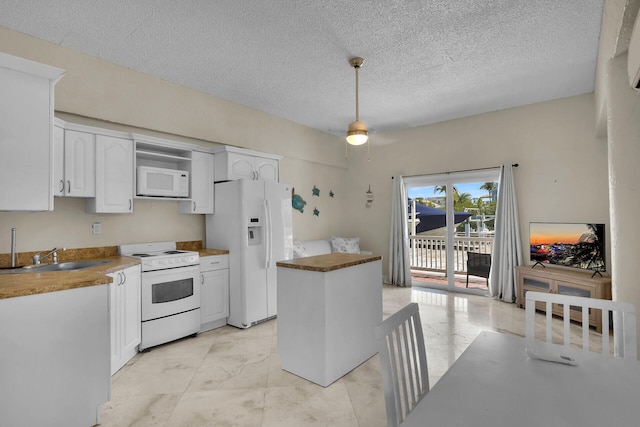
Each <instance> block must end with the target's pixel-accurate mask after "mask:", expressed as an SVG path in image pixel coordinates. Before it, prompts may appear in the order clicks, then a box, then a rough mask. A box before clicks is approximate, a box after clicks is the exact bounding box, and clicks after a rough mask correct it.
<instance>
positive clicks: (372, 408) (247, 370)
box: [101, 286, 525, 427]
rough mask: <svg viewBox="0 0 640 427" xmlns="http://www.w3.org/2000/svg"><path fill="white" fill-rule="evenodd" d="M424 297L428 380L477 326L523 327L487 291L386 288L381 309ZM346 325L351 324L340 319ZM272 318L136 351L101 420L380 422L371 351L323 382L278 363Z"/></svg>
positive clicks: (370, 425) (514, 311)
mask: <svg viewBox="0 0 640 427" xmlns="http://www.w3.org/2000/svg"><path fill="white" fill-rule="evenodd" d="M409 302H417V303H418V304H419V305H420V315H421V319H422V323H423V329H424V335H425V345H426V347H427V358H428V359H427V362H428V365H429V377H430V383H431V387H433V386H434V385H435V383H436V382H437V381H438V379H439V378H440V377H441V376H442V375H443V374H444V373H445V371H446V370H447V369H448V368H449V366H451V365H452V364H453V362H454V361H455V360H456V358H458V357H459V356H460V354H461V353H462V352H463V351H464V350H465V348H466V347H467V346H468V345H469V344H470V343H471V342H472V341H473V339H474V338H475V337H476V336H477V335H478V334H479V333H480V331H482V330H493V331H500V332H505V333H513V334H517V335H523V334H524V318H525V315H524V313H525V312H524V310H522V309H519V308H517V307H516V306H515V304H507V303H503V302H499V301H495V300H492V299H490V298H487V297H484V296H476V295H466V294H448V293H446V292H442V291H432V290H429V289H424V288H413V289H412V288H397V287H391V286H385V287H384V289H383V311H384V317H385V318H386V317H387V316H389V315H391V314H392V313H394V312H396V311H398V310H399V309H400V308H402V307H403V306H405V305H406V304H408V303H409ZM346 327H347V325H346ZM276 333H277V319H276V320H271V321H268V322H265V323H263V324H260V325H257V326H254V327H251V328H249V329H247V330H240V329H236V328H234V327H231V326H225V327H223V328H219V329H216V330H213V331H209V332H205V333H202V334H199V335H198V336H197V337H195V338H185V339H182V340H179V341H176V342H173V343H168V344H165V345H162V346H158V347H155V348H153V349H152V350H151V351H149V352H147V353H140V354H138V355H137V356H136V357H135V358H134V359H132V360H131V361H130V362H129V363H128V364H127V365H126V366H124V367H123V368H122V369H121V370H120V371H118V372H117V373H116V374H115V375H114V376H113V378H112V399H111V401H109V402H107V403H106V404H104V406H103V408H102V412H101V418H102V420H101V421H102V424H101V425H102V426H118V427H121V426H140V427H141V426H168V427H174V426H176V427H179V426H185V427H186V426H190V427H196V426H303V425H319V426H345V427H346V426H367V427H375V426H381V427H382V426H385V425H386V413H385V405H384V395H383V390H382V379H381V374H380V362H379V359H378V356H377V355H375V356H373V357H372V358H371V359H369V360H368V361H366V362H364V363H363V364H362V365H360V366H358V367H357V368H356V369H354V370H353V371H351V372H350V373H349V374H347V375H345V376H344V377H342V378H341V379H339V380H338V381H336V382H334V383H333V384H331V385H330V386H329V387H326V388H324V387H321V386H319V385H316V384H314V383H312V382H309V381H307V380H305V379H302V378H300V377H297V376H295V375H293V374H290V373H288V372H286V371H283V370H282V369H281V364H280V358H279V356H278V353H277V339H276Z"/></svg>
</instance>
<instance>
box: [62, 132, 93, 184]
mask: <svg viewBox="0 0 640 427" xmlns="http://www.w3.org/2000/svg"><path fill="white" fill-rule="evenodd" d="M95 149H96V148H95V135H93V134H91V133H87V132H78V131H75V130H65V131H64V179H65V196H67V197H94V196H95V194H96V184H95V179H96V178H95V164H96V159H95Z"/></svg>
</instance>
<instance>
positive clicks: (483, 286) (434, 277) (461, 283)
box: [411, 270, 488, 291]
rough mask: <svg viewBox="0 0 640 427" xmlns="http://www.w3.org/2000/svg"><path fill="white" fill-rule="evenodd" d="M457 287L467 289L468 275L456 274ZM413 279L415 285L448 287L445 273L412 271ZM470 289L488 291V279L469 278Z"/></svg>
mask: <svg viewBox="0 0 640 427" xmlns="http://www.w3.org/2000/svg"><path fill="white" fill-rule="evenodd" d="M454 277H455V287H456V288H465V287H466V285H467V275H466V274H456V275H455V276H454ZM411 279H412V280H413V282H414V283H418V284H421V283H424V284H435V285H441V286H447V277H446V276H445V274H444V273H438V272H435V271H422V270H411ZM469 289H480V290H483V291H486V290H487V289H488V288H487V279H485V278H483V277H477V276H469Z"/></svg>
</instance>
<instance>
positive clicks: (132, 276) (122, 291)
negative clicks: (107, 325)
mask: <svg viewBox="0 0 640 427" xmlns="http://www.w3.org/2000/svg"><path fill="white" fill-rule="evenodd" d="M109 276H111V277H113V283H111V285H110V292H111V295H110V298H111V305H110V307H111V375H113V374H114V373H116V372H117V371H118V369H120V368H121V367H123V366H124V365H125V364H126V363H127V362H128V361H129V360H131V358H133V356H135V355H136V354H137V353H138V345H139V344H140V339H141V320H142V319H141V313H140V266H139V265H137V266H134V267H129V268H126V269H124V270H121V271H117V272H115V273H111V274H109Z"/></svg>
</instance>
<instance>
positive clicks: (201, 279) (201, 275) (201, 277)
mask: <svg viewBox="0 0 640 427" xmlns="http://www.w3.org/2000/svg"><path fill="white" fill-rule="evenodd" d="M200 284H201V285H204V274H202V273H201V274H200Z"/></svg>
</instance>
